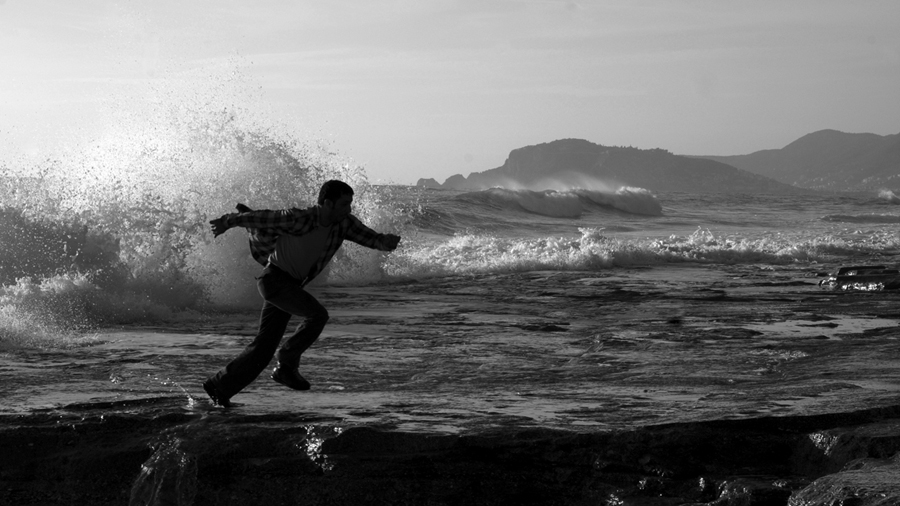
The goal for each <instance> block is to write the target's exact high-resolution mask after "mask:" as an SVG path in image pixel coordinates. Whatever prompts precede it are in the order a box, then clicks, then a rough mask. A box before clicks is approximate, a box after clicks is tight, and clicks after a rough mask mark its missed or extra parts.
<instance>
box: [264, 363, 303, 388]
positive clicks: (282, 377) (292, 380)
mask: <svg viewBox="0 0 900 506" xmlns="http://www.w3.org/2000/svg"><path fill="white" fill-rule="evenodd" d="M272 379H273V380H275V381H277V382H278V383H281V384H282V385H284V386H286V387H288V388H293V389H294V390H309V382H308V381H306V379H305V378H304V377H303V376H300V373H299V372H297V370H296V369H287V368H284V367H276V368H275V370H274V371H272Z"/></svg>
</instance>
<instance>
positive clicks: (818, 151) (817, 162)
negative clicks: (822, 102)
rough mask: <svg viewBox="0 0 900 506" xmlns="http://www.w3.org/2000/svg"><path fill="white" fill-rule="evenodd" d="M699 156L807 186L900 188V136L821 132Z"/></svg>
mask: <svg viewBox="0 0 900 506" xmlns="http://www.w3.org/2000/svg"><path fill="white" fill-rule="evenodd" d="M700 158H703V159H707V160H713V161H717V162H722V163H726V164H728V165H732V166H734V167H737V168H739V169H743V170H746V171H749V172H753V173H756V174H760V175H763V176H766V177H769V178H772V179H775V180H776V181H780V182H782V183H786V184H791V185H795V186H798V187H802V188H813V189H818V190H831V191H868V190H879V189H892V188H897V187H900V134H895V135H877V134H871V133H862V134H851V133H844V132H838V131H837V130H820V131H818V132H814V133H811V134H808V135H805V136H803V137H801V138H799V139H797V140H796V141H794V142H792V143H790V144H788V145H787V146H785V147H783V148H781V149H767V150H763V151H757V152H755V153H751V154H749V155H737V156H704V157H700Z"/></svg>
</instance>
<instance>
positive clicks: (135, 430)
mask: <svg viewBox="0 0 900 506" xmlns="http://www.w3.org/2000/svg"><path fill="white" fill-rule="evenodd" d="M154 402H157V403H162V405H160V406H156V407H157V408H160V410H161V411H167V409H166V406H165V404H167V403H172V404H175V403H177V402H178V400H177V399H162V400H156V401H154ZM169 407H173V408H174V407H175V406H169ZM75 411H77V410H71V411H70V412H69V414H67V415H65V416H62V415H54V414H50V413H46V414H32V415H24V416H6V417H3V418H2V419H0V424H2V427H0V447H2V448H3V449H4V450H3V452H0V503H2V504H10V505H13V504H15V505H38V504H92V505H107V504H109V505H114V504H115V505H121V504H132V505H163V504H176V505H197V506H202V505H220V504H221V505H225V504H229V505H230V504H270V505H275V504H335V505H338V504H347V505H350V504H353V505H361V504H373V505H374V504H395V505H422V504H434V505H443V504H446V505H457V504H477V505H495V504H541V505H577V504H602V505H641V506H645V505H648V506H649V505H653V506H669V505H672V506H674V505H710V506H712V505H715V506H739V505H740V506H749V505H753V506H762V505H788V504H790V505H792V506H801V505H802V506H814V505H823V506H825V505H827V506H835V505H851V504H852V505H854V506H874V505H879V506H882V505H895V504H900V481H898V480H897V479H896V477H897V476H898V474H897V473H898V472H900V464H898V458H900V457H898V454H897V452H898V450H900V406H894V407H885V408H878V409H871V410H864V411H856V412H849V413H834V414H829V415H819V416H807V417H763V418H755V419H745V420H728V421H725V420H723V421H709V422H698V423H677V424H667V425H654V426H646V427H642V428H637V429H633V430H615V431H608V432H593V433H577V432H571V431H560V430H549V429H548V430H541V429H530V430H524V429H523V430H513V431H505V432H487V433H483V434H470V435H466V434H435V433H431V434H429V433H415V432H398V431H392V430H382V429H379V428H378V427H377V426H376V427H372V426H354V427H342V426H341V425H340V424H338V423H336V421H335V420H329V419H323V418H315V417H310V416H303V415H291V416H288V415H263V416H241V415H235V414H232V413H228V412H226V411H223V410H212V411H209V412H206V413H203V414H197V413H194V414H190V413H179V412H178V411H177V409H173V410H171V411H170V412H168V413H161V414H158V415H156V416H153V417H151V418H147V417H145V416H143V415H128V414H118V415H109V414H97V413H98V412H99V411H102V409H100V408H98V407H97V406H93V407H92V408H91V407H85V408H84V411H83V412H82V413H81V414H80V416H79V415H78V414H75Z"/></svg>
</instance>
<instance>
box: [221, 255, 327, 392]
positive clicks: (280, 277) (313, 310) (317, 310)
mask: <svg viewBox="0 0 900 506" xmlns="http://www.w3.org/2000/svg"><path fill="white" fill-rule="evenodd" d="M257 288H259V293H260V295H262V297H263V300H265V302H264V303H263V308H262V314H260V317H259V332H258V333H257V334H256V338H255V339H254V340H253V342H252V343H250V344H249V345H248V346H247V347H246V348H245V349H244V351H243V352H241V354H240V355H238V356H237V358H235V359H234V360H232V361H231V362H229V363H228V365H226V366H225V368H224V369H222V370H220V371H219V372H218V373H216V375H215V376H214V377H213V381H214V382H215V383H216V387H217V388H218V391H219V393H220V394H221V395H222V396H223V397H225V398H230V397H231V396H233V395H234V394H236V393H238V392H240V391H241V390H243V389H244V388H245V387H246V386H247V385H249V384H250V383H252V382H253V380H255V379H256V377H257V376H259V373H261V372H262V371H263V370H264V369H265V368H266V366H268V365H269V362H270V361H271V360H272V356H273V355H275V350H276V349H278V344H279V343H280V342H281V338H282V337H283V336H284V332H285V330H286V329H287V326H288V322H289V321H290V319H291V316H292V315H296V316H301V317H303V321H302V322H300V325H299V326H298V327H297V330H296V331H295V332H294V333H293V334H292V335H291V336H290V337H289V338H288V339H287V341H285V343H284V345H283V346H282V347H281V349H280V350H278V363H279V366H280V367H284V368H287V369H296V368H297V366H298V365H299V364H300V355H302V354H303V352H304V351H306V349H307V348H309V347H310V346H311V345H312V344H313V343H314V342H315V341H316V339H318V338H319V334H321V333H322V329H324V328H325V324H326V323H328V311H327V310H326V309H325V307H324V306H322V304H319V301H317V300H316V298H315V297H313V296H312V295H310V294H309V292H307V291H306V290H304V289H303V284H302V283H300V281H298V280H297V279H296V278H294V277H293V276H291V275H290V274H288V273H286V272H284V271H282V270H281V269H279V268H277V267H273V266H269V267H267V268H266V270H264V271H263V274H262V276H260V277H259V279H258V281H257Z"/></svg>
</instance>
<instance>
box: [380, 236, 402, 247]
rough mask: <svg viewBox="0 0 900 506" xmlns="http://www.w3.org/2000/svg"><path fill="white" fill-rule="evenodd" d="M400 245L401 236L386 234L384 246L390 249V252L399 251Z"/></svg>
mask: <svg viewBox="0 0 900 506" xmlns="http://www.w3.org/2000/svg"><path fill="white" fill-rule="evenodd" d="M398 244H400V236H399V235H394V234H384V245H385V246H387V247H388V251H394V250H395V249H397V245H398Z"/></svg>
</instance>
